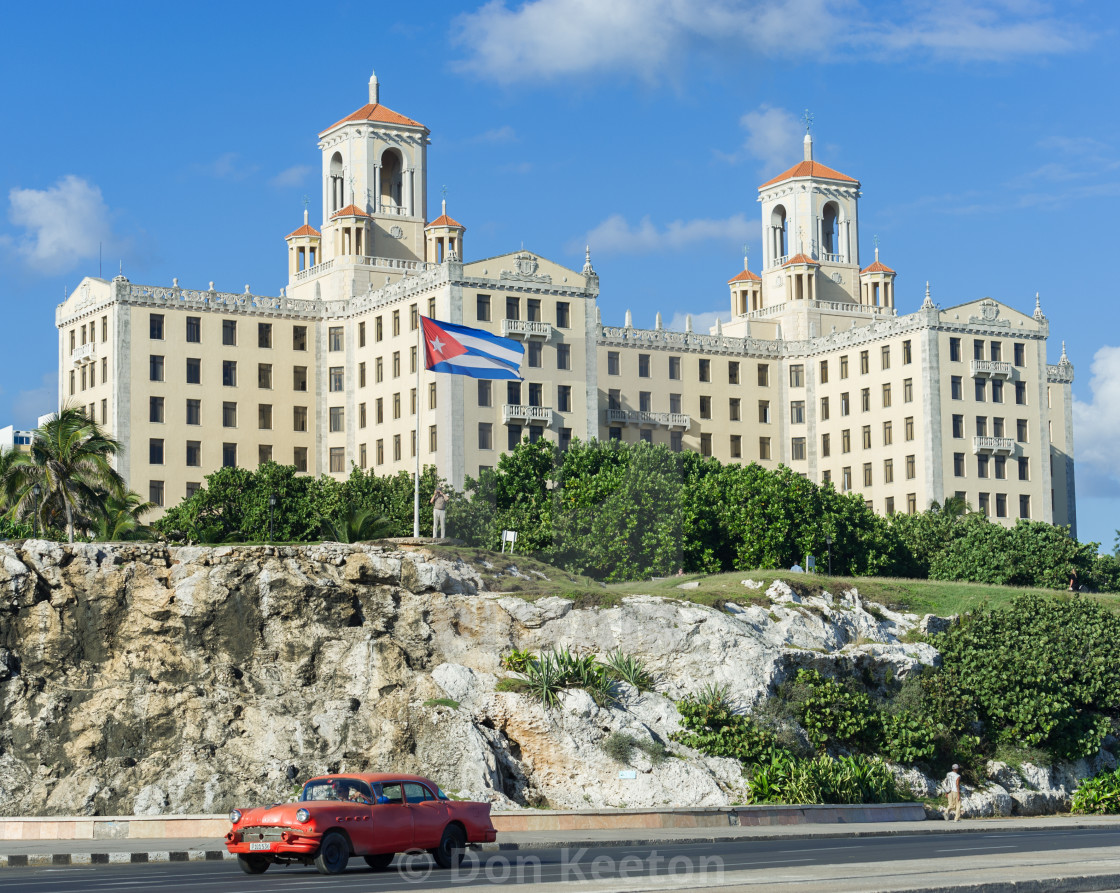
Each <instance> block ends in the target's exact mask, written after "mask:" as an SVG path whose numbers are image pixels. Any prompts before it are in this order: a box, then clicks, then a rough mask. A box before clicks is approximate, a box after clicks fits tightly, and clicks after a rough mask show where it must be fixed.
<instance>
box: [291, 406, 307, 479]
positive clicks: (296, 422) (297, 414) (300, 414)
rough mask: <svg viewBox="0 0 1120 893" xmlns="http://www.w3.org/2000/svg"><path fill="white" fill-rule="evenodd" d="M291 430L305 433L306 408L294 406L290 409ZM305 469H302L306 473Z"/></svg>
mask: <svg viewBox="0 0 1120 893" xmlns="http://www.w3.org/2000/svg"><path fill="white" fill-rule="evenodd" d="M292 430H293V431H306V430H307V407H306V406H294V407H292ZM306 470H307V469H304V471H306Z"/></svg>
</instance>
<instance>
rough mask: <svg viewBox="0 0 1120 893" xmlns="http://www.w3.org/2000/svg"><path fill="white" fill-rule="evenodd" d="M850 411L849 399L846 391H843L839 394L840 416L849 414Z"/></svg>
mask: <svg viewBox="0 0 1120 893" xmlns="http://www.w3.org/2000/svg"><path fill="white" fill-rule="evenodd" d="M851 413H852V404H851V400H850V399H849V397H848V392H847V391H844V393H842V394H841V395H840V415H842V416H844V415H851Z"/></svg>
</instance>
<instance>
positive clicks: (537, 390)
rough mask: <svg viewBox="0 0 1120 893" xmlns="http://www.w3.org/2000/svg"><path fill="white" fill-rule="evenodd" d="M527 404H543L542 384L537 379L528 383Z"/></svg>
mask: <svg viewBox="0 0 1120 893" xmlns="http://www.w3.org/2000/svg"><path fill="white" fill-rule="evenodd" d="M529 405H530V406H543V405H544V385H542V384H541V383H540V382H539V381H533V382H530V383H529Z"/></svg>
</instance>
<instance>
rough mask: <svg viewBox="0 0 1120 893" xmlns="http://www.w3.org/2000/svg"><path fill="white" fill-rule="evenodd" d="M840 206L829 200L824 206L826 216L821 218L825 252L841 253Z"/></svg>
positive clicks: (822, 243) (822, 248) (822, 245)
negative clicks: (839, 234)
mask: <svg viewBox="0 0 1120 893" xmlns="http://www.w3.org/2000/svg"><path fill="white" fill-rule="evenodd" d="M839 219H840V207H839V205H837V204H836V202H828V203H827V204H826V205H825V206H824V216H823V218H822V219H821V250H822V251H823V252H824V253H825V254H839V253H840V249H839V244H840V243H839V240H838V239H837V233H838V232H839Z"/></svg>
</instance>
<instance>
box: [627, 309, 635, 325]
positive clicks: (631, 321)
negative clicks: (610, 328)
mask: <svg viewBox="0 0 1120 893" xmlns="http://www.w3.org/2000/svg"><path fill="white" fill-rule="evenodd" d="M626 328H628V329H632V328H634V316H633V314H632V313H631V312H630V311H629V310H627V311H626Z"/></svg>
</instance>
